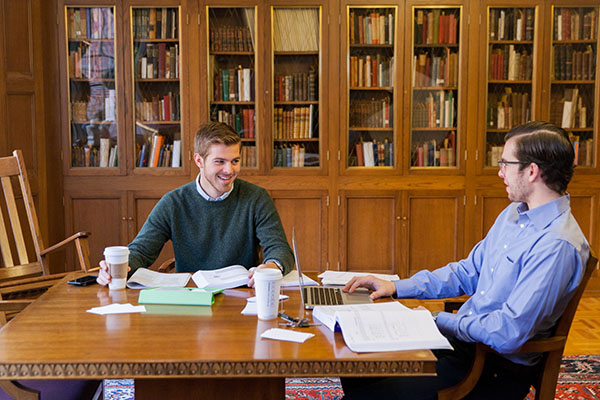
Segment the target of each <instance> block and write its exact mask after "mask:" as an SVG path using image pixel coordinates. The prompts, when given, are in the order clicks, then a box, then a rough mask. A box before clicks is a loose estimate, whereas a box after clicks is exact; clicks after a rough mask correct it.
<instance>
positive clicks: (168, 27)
mask: <svg viewBox="0 0 600 400" xmlns="http://www.w3.org/2000/svg"><path fill="white" fill-rule="evenodd" d="M180 26H181V22H180V9H179V7H161V8H155V7H131V40H132V47H131V48H132V50H133V54H132V57H133V58H132V60H133V65H132V67H133V71H132V73H133V93H132V95H133V99H132V100H133V101H132V104H133V113H134V115H135V123H134V126H133V132H134V141H133V143H134V152H135V153H134V154H135V168H180V167H181V145H182V142H181V141H182V135H181V131H182V128H181V109H182V104H181V80H180V76H181V53H180V51H181V43H180V34H181V32H180Z"/></svg>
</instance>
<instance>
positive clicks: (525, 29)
mask: <svg viewBox="0 0 600 400" xmlns="http://www.w3.org/2000/svg"><path fill="white" fill-rule="evenodd" d="M489 15H490V25H489V37H490V40H533V32H534V31H533V27H534V17H535V9H534V8H507V9H503V8H490V14H489Z"/></svg>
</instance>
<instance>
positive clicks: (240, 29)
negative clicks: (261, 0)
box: [210, 26, 254, 51]
mask: <svg viewBox="0 0 600 400" xmlns="http://www.w3.org/2000/svg"><path fill="white" fill-rule="evenodd" d="M210 51H254V45H253V43H252V35H251V33H250V28H248V27H247V26H218V27H216V28H211V29H210Z"/></svg>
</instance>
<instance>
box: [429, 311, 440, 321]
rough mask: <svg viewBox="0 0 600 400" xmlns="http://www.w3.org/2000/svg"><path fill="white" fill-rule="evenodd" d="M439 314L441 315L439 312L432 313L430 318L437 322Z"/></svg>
mask: <svg viewBox="0 0 600 400" xmlns="http://www.w3.org/2000/svg"><path fill="white" fill-rule="evenodd" d="M439 313H441V311H432V312H431V316H432V317H433V320H434V321H437V317H438V315H439Z"/></svg>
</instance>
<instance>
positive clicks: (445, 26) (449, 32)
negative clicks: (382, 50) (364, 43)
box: [410, 7, 462, 169]
mask: <svg viewBox="0 0 600 400" xmlns="http://www.w3.org/2000/svg"><path fill="white" fill-rule="evenodd" d="M461 11H462V8H461V7H450V8H448V7H414V8H413V16H412V17H413V53H412V60H411V61H412V75H411V77H412V103H411V107H412V119H411V133H410V151H411V155H410V165H411V169H415V168H420V167H429V168H432V167H434V168H443V167H450V168H455V167H456V166H457V144H458V142H459V140H458V139H459V138H458V137H457V135H458V104H459V79H458V77H459V71H460V68H461V66H460V41H459V39H460V36H461V35H460V20H461Z"/></svg>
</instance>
